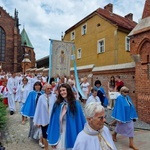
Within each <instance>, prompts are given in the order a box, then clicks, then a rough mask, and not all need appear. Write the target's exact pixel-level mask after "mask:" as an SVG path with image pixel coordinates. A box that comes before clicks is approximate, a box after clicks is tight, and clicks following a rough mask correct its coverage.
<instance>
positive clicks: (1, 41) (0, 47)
mask: <svg viewBox="0 0 150 150" xmlns="http://www.w3.org/2000/svg"><path fill="white" fill-rule="evenodd" d="M5 46H6V35H5V31H4V30H3V29H2V28H1V27H0V61H5Z"/></svg>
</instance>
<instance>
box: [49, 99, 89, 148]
mask: <svg viewBox="0 0 150 150" xmlns="http://www.w3.org/2000/svg"><path fill="white" fill-rule="evenodd" d="M75 103H76V112H75V114H74V115H73V114H72V113H71V112H70V108H69V106H68V109H67V112H66V135H65V145H66V148H73V145H74V143H75V140H76V137H77V135H78V133H79V132H80V131H81V130H82V129H83V128H84V124H85V122H86V120H85V117H84V114H83V110H82V108H81V106H80V104H79V102H78V101H75ZM63 105H64V102H63V103H61V104H60V105H56V104H55V105H54V107H53V111H52V114H51V118H50V124H49V126H48V130H47V134H48V136H47V140H48V143H49V144H50V145H57V144H58V142H59V138H60V134H61V133H60V114H61V111H62V108H63Z"/></svg>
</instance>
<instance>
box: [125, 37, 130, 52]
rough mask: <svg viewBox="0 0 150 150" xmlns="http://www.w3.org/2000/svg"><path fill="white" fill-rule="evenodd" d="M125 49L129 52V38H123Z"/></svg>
mask: <svg viewBox="0 0 150 150" xmlns="http://www.w3.org/2000/svg"><path fill="white" fill-rule="evenodd" d="M125 49H126V51H127V52H129V51H130V38H129V37H127V36H126V37H125Z"/></svg>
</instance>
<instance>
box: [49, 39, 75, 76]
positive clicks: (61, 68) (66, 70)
mask: <svg viewBox="0 0 150 150" xmlns="http://www.w3.org/2000/svg"><path fill="white" fill-rule="evenodd" d="M73 45H74V44H73V43H72V42H64V41H57V40H51V48H50V55H51V56H50V57H51V59H50V60H49V61H50V70H51V73H50V74H51V75H50V76H51V77H55V76H56V75H59V76H64V75H66V76H70V61H71V60H70V58H71V53H72V48H73Z"/></svg>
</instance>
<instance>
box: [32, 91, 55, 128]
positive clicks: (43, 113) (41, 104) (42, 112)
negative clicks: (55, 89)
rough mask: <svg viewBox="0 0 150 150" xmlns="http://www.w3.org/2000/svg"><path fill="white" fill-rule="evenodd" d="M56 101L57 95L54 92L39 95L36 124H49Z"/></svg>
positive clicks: (35, 116)
mask: <svg viewBox="0 0 150 150" xmlns="http://www.w3.org/2000/svg"><path fill="white" fill-rule="evenodd" d="M55 101H56V96H55V95H54V94H53V93H51V94H49V95H48V96H47V95H46V94H45V93H44V94H42V95H41V96H40V97H39V99H38V103H37V107H36V110H35V114H34V118H33V122H34V124H35V125H42V126H46V125H48V124H49V120H50V115H51V112H52V109H53V105H54V103H55Z"/></svg>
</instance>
